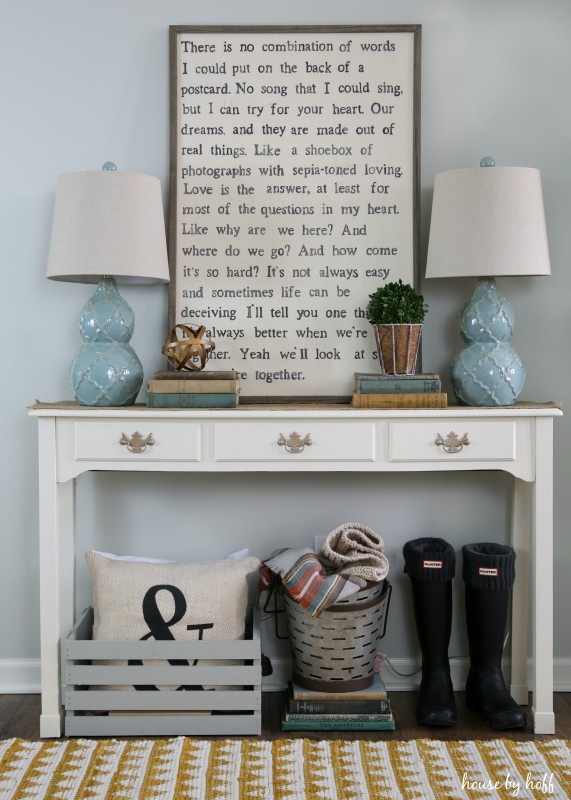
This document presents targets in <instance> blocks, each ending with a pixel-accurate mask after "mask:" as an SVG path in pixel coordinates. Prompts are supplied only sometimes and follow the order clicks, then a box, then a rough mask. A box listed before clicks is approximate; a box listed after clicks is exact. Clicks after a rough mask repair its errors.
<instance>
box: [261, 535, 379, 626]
mask: <svg viewBox="0 0 571 800" xmlns="http://www.w3.org/2000/svg"><path fill="white" fill-rule="evenodd" d="M263 563H264V565H265V567H266V568H267V570H269V572H270V576H274V575H279V576H280V577H281V580H282V583H283V586H284V588H285V590H286V592H287V593H288V594H289V595H290V597H291V598H292V600H295V602H296V603H299V604H300V605H301V606H302V607H303V608H305V609H307V611H309V613H310V614H311V615H312V616H313V617H318V616H319V615H320V614H321V612H322V611H323V610H324V609H326V608H328V607H329V606H332V605H334V603H336V602H337V601H339V600H343V599H344V598H345V597H349V596H350V595H352V594H355V593H356V592H358V591H359V589H362V588H363V587H364V586H365V585H366V581H365V580H364V579H363V578H357V577H355V576H351V577H345V576H342V575H335V574H334V575H326V574H325V570H324V569H323V567H322V566H321V563H320V561H319V559H318V558H317V556H316V555H315V553H314V552H313V551H311V550H310V549H309V548H307V547H303V548H299V549H295V548H282V549H280V550H276V551H275V552H274V553H272V555H271V557H270V558H268V559H266V560H265V561H264V562H263ZM266 581H267V579H266Z"/></svg>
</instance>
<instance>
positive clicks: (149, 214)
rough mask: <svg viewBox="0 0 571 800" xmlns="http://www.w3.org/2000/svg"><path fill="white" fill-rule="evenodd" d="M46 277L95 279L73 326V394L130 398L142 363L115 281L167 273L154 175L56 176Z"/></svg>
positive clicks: (120, 402) (128, 401) (116, 402)
mask: <svg viewBox="0 0 571 800" xmlns="http://www.w3.org/2000/svg"><path fill="white" fill-rule="evenodd" d="M47 277H48V278H52V279H53V280H58V281H73V282H78V283H96V284H97V289H96V290H95V293H94V294H93V296H92V297H91V299H90V300H89V301H88V302H87V303H86V305H85V306H84V308H83V310H82V312H81V316H80V321H79V330H80V333H81V336H82V338H83V340H84V344H83V346H82V348H81V349H80V351H79V353H78V354H77V356H76V358H75V360H74V361H73V363H72V365H71V371H70V380H71V385H72V388H73V390H74V394H75V399H76V400H77V402H78V403H80V404H81V405H88V406H125V405H132V404H133V403H134V402H135V399H136V397H137V394H138V392H139V389H140V388H141V384H142V382H143V368H142V365H141V362H140V361H139V358H138V357H137V354H136V353H135V351H134V350H133V348H132V347H131V345H130V344H129V341H130V339H131V336H132V334H133V328H134V325H135V318H134V315H133V311H132V310H131V307H130V306H129V304H128V303H127V302H126V301H125V300H124V299H123V298H122V297H121V295H120V294H119V291H118V289H117V283H118V282H119V283H166V282H167V281H168V280H169V269H168V260H167V247H166V236H165V221H164V212H163V201H162V194H161V185H160V181H159V179H158V178H153V177H151V176H150V175H141V174H138V173H133V172H118V171H117V169H116V167H115V165H114V164H111V163H107V164H104V165H103V170H101V171H98V172H74V173H70V174H67V175H62V176H61V177H60V178H59V181H58V187H57V193H56V201H55V208H54V218H53V226H52V236H51V241H50V253H49V258H48V269H47Z"/></svg>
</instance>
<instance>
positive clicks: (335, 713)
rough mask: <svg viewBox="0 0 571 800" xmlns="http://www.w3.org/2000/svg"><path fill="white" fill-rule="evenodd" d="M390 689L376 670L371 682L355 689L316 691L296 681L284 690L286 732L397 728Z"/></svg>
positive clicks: (388, 729) (283, 719) (283, 728)
mask: <svg viewBox="0 0 571 800" xmlns="http://www.w3.org/2000/svg"><path fill="white" fill-rule="evenodd" d="M394 729H395V721H394V718H393V714H392V711H391V704H390V700H389V699H388V697H387V690H386V689H385V685H384V683H383V681H382V680H381V676H380V675H379V674H378V673H375V678H374V681H373V683H372V685H371V686H370V687H369V688H367V689H359V690H357V691H353V692H317V691H314V690H312V689H305V688H304V687H303V686H299V685H298V684H297V683H295V682H292V683H290V684H289V686H288V689H287V690H286V692H285V693H284V702H283V714H282V730H284V731H317V730H322V731H350V730H362V731H394Z"/></svg>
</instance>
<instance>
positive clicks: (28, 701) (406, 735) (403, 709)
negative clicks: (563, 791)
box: [0, 692, 571, 741]
mask: <svg viewBox="0 0 571 800" xmlns="http://www.w3.org/2000/svg"><path fill="white" fill-rule="evenodd" d="M390 699H391V704H392V708H393V712H394V716H395V720H396V730H395V731H383V732H382V733H381V732H360V733H359V732H353V731H342V732H340V731H337V732H334V731H307V732H300V733H295V732H292V731H287V732H282V730H281V728H280V694H279V693H270V692H265V693H264V694H263V695H262V721H263V729H262V736H263V737H264V738H266V739H277V738H288V739H291V738H295V737H297V736H303V737H305V738H309V739H327V738H329V739H371V738H383V739H399V740H408V739H423V738H424V739H426V738H433V739H468V740H470V739H491V738H509V739H515V740H518V741H521V740H524V739H547V738H552V737H547V736H535V735H534V733H533V731H532V728H531V725H530V724H529V720H528V726H527V728H525V729H522V730H519V731H503V732H501V733H499V732H498V731H494V730H492V729H491V728H488V727H487V726H486V725H485V724H484V723H483V722H482V721H481V720H480V719H479V718H478V717H477V716H476V715H474V714H473V713H472V712H470V711H468V710H467V709H466V706H465V703H464V694H463V693H462V692H458V693H457V694H456V703H457V706H458V725H456V726H455V727H453V728H425V727H421V726H419V725H417V723H416V719H415V704H416V693H415V692H393V693H392V694H391V698H390ZM554 707H555V718H556V729H555V737H556V738H558V739H571V693H556V694H555V695H554ZM39 716H40V696H39V695H38V694H25V695H23V694H6V695H0V739H11V738H21V739H31V740H37V739H39Z"/></svg>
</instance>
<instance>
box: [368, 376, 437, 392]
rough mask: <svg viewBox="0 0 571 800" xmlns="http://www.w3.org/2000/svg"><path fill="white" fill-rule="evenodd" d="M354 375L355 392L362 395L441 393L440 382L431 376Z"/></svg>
mask: <svg viewBox="0 0 571 800" xmlns="http://www.w3.org/2000/svg"><path fill="white" fill-rule="evenodd" d="M359 375H360V373H357V372H356V373H355V389H354V390H355V392H361V393H362V394H374V393H383V394H384V393H387V392H392V393H396V394H400V393H401V392H415V393H418V392H441V391H442V381H441V380H440V378H439V377H438V376H432V375H410V376H407V375H404V376H402V375H381V376H379V375H376V376H374V377H373V376H368V375H367V376H365V377H359Z"/></svg>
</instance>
